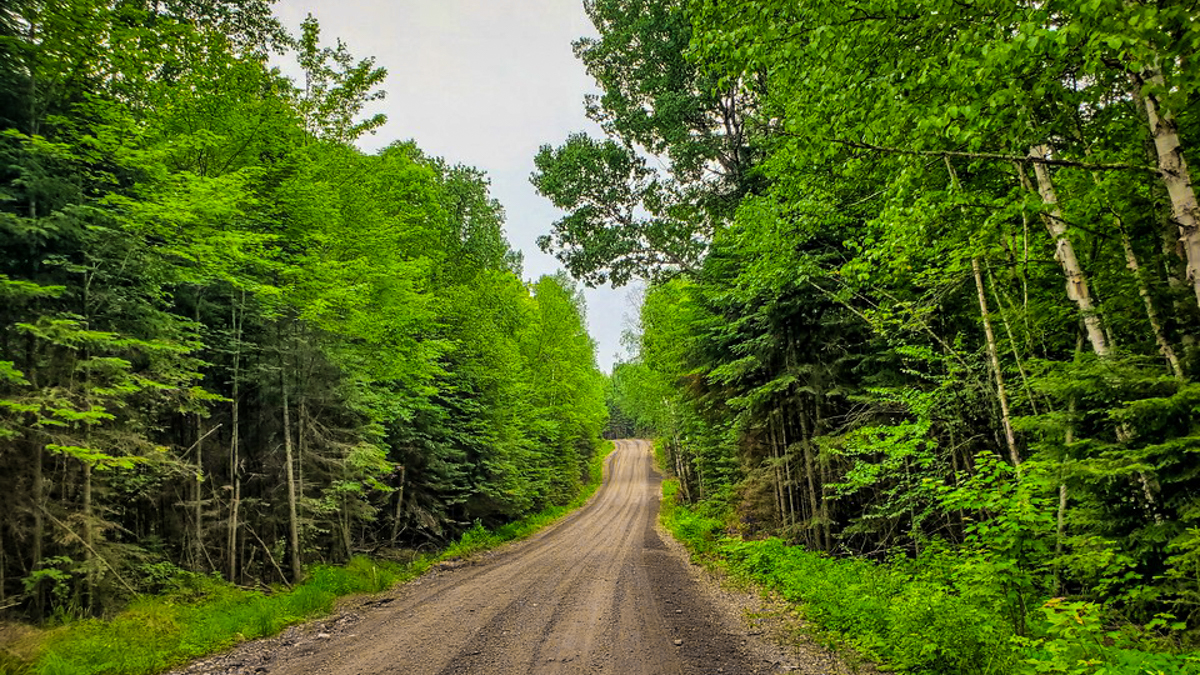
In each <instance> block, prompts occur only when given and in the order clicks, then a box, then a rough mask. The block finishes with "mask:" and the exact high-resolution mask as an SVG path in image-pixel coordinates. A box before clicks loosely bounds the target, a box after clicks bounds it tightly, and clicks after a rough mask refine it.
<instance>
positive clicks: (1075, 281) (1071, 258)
mask: <svg viewBox="0 0 1200 675" xmlns="http://www.w3.org/2000/svg"><path fill="white" fill-rule="evenodd" d="M1047 154H1049V150H1048V148H1047V147H1046V146H1044V145H1036V146H1034V147H1033V148H1031V149H1030V151H1029V155H1030V156H1031V157H1035V158H1045V157H1046V156H1047ZM1032 164H1033V173H1034V176H1035V177H1036V178H1037V190H1038V193H1039V194H1041V197H1042V202H1044V203H1045V204H1046V206H1047V207H1049V213H1043V214H1042V220H1043V221H1044V222H1045V224H1046V229H1047V230H1049V231H1050V235H1051V236H1052V237H1054V242H1055V251H1054V258H1055V260H1057V261H1058V262H1059V264H1060V265H1061V266H1062V268H1063V273H1064V274H1065V275H1066V277H1067V297H1069V298H1070V299H1071V300H1072V301H1073V302H1074V303H1075V304H1076V305H1077V306H1078V307H1079V311H1080V313H1081V314H1082V315H1083V324H1084V327H1085V328H1086V330H1087V335H1088V341H1089V342H1091V345H1092V351H1094V352H1096V354H1098V355H1100V356H1108V353H1109V348H1108V338H1107V337H1106V336H1105V334H1104V326H1103V323H1102V322H1101V320H1100V313H1099V311H1098V310H1097V308H1096V306H1095V305H1094V304H1093V302H1092V295H1091V292H1090V291H1089V290H1088V285H1087V277H1086V275H1085V274H1084V273H1083V266H1082V265H1080V264H1079V258H1078V257H1077V256H1076V255H1075V247H1074V246H1073V245H1072V243H1071V239H1070V237H1068V236H1067V224H1066V221H1065V220H1063V216H1062V208H1061V207H1060V206H1059V201H1058V194H1057V193H1056V192H1055V190H1054V183H1053V181H1052V180H1051V178H1050V171H1049V169H1047V168H1046V166H1045V165H1044V164H1043V163H1041V162H1033V163H1032ZM1020 177H1021V181H1022V183H1023V184H1024V185H1025V186H1026V188H1027V189H1029V178H1028V177H1027V176H1026V175H1025V171H1024V169H1020Z"/></svg>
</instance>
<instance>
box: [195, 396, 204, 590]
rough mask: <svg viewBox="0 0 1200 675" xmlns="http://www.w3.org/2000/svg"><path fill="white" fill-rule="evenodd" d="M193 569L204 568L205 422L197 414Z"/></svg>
mask: <svg viewBox="0 0 1200 675" xmlns="http://www.w3.org/2000/svg"><path fill="white" fill-rule="evenodd" d="M192 527H194V528H195V529H194V530H193V532H192V567H193V569H197V570H203V569H205V566H204V562H203V561H204V558H205V554H204V422H203V418H201V417H200V413H196V480H194V481H192Z"/></svg>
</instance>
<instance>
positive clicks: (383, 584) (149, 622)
mask: <svg viewBox="0 0 1200 675" xmlns="http://www.w3.org/2000/svg"><path fill="white" fill-rule="evenodd" d="M603 447H604V450H603V451H602V452H600V453H597V456H596V457H595V458H593V460H592V461H591V463H590V465H589V467H588V469H589V480H588V482H587V483H586V484H585V485H584V486H583V489H582V490H581V492H580V494H579V495H578V496H577V497H576V498H575V499H574V500H573V501H572V502H571V503H570V504H566V505H563V506H551V507H548V508H546V509H545V510H543V511H541V512H539V513H535V514H532V515H529V516H526V517H525V518H522V519H521V520H518V521H515V522H513V523H509V524H507V525H504V526H502V527H499V528H497V529H496V530H494V531H489V530H487V529H485V528H483V527H482V526H481V525H479V524H476V526H475V527H474V528H472V529H470V530H468V531H467V532H466V533H464V534H463V535H462V537H461V538H460V539H459V540H458V541H457V542H455V543H453V544H451V545H450V546H449V547H448V548H446V549H445V550H444V551H442V552H441V553H440V554H439V555H436V556H421V557H418V558H417V559H415V560H413V561H411V562H408V563H403V564H402V563H393V562H385V561H379V560H372V559H370V558H366V557H356V558H354V559H353V560H351V561H350V562H349V563H348V564H346V565H344V566H331V565H317V566H314V567H312V568H310V569H309V571H308V572H309V573H308V578H307V579H305V581H304V583H302V584H300V585H298V586H296V587H295V588H293V589H291V590H288V591H281V592H277V593H272V594H264V593H261V592H258V591H248V590H245V589H241V588H238V587H236V586H233V585H230V584H228V583H226V582H224V581H222V580H220V579H219V578H215V577H205V576H202V575H198V574H192V575H188V576H185V577H182V578H181V579H180V582H179V584H178V587H177V588H176V590H174V591H172V592H170V593H168V594H164V595H160V596H156V597H153V598H143V599H141V600H138V601H136V602H134V603H133V604H131V605H130V606H129V607H128V608H126V609H125V610H124V611H122V612H121V613H120V614H118V615H117V616H116V617H114V618H113V619H111V620H107V621H104V620H99V619H87V620H82V621H75V622H72V623H69V624H67V625H65V626H61V627H59V628H55V629H52V630H49V631H46V632H44V633H43V634H42V636H41V638H40V640H41V647H40V649H39V650H38V653H39V656H38V657H37V658H36V659H35V660H34V661H33V662H32V663H29V662H26V661H23V660H21V659H17V658H13V657H11V656H10V655H6V654H5V653H4V652H0V675H33V674H36V675H153V674H154V673H160V672H163V671H165V670H168V669H170V668H171V667H173V666H177V665H180V664H183V663H186V662H188V661H191V660H193V659H196V658H200V657H202V656H206V655H209V654H212V653H215V652H218V651H221V650H223V649H227V648H229V647H232V646H233V645H235V644H237V643H239V642H244V641H246V640H253V639H255V638H260V637H268V636H271V635H275V634H277V633H279V632H280V631H282V630H283V629H284V628H287V627H288V626H291V625H294V624H297V623H301V622H304V621H308V620H311V619H314V618H317V617H320V616H323V615H326V614H329V613H330V612H331V611H332V610H333V607H334V603H335V602H336V601H337V599H338V598H339V597H343V596H347V595H358V594H370V593H379V592H382V591H385V590H387V589H389V588H391V587H393V586H395V585H396V584H399V583H403V582H405V581H408V580H410V579H413V578H415V577H417V576H420V575H421V574H423V573H424V572H425V571H426V570H428V569H429V567H430V566H432V565H433V564H435V563H437V562H439V561H443V560H449V559H454V558H461V557H466V556H469V555H471V554H474V553H479V552H481V551H485V550H488V549H491V548H494V547H496V546H499V545H500V544H503V543H505V542H508V541H513V540H518V539H524V538H526V537H528V536H530V535H531V534H533V533H534V532H537V531H538V530H540V529H542V528H543V527H546V526H547V525H550V524H551V523H553V522H555V521H556V520H558V519H559V518H561V517H562V516H564V515H566V514H567V513H569V512H571V511H573V510H575V509H577V508H579V507H580V506H582V505H583V504H584V503H585V502H587V500H588V499H589V498H591V496H592V495H593V494H594V493H595V492H596V490H597V489H598V488H599V486H600V483H601V480H602V477H603V466H604V457H605V456H606V455H607V454H608V451H609V450H611V449H612V444H611V443H609V442H606V443H605V445H604V446H603Z"/></svg>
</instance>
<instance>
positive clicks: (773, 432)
mask: <svg viewBox="0 0 1200 675" xmlns="http://www.w3.org/2000/svg"><path fill="white" fill-rule="evenodd" d="M767 444H768V445H769V446H771V474H772V475H773V476H774V477H775V510H776V511H777V512H778V513H779V522H780V523H782V525H783V529H785V530H786V529H787V526H788V519H787V509H786V507H785V506H784V500H783V470H782V469H781V468H780V464H781V463H782V460H781V458H780V456H779V436H778V431H777V429H776V427H775V413H774V412H770V413H768V414H767Z"/></svg>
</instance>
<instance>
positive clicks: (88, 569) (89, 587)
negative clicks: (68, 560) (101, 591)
mask: <svg viewBox="0 0 1200 675" xmlns="http://www.w3.org/2000/svg"><path fill="white" fill-rule="evenodd" d="M94 519H95V515H94V512H93V508H92V465H91V464H88V463H87V462H83V548H84V553H83V556H84V557H83V560H84V574H85V577H84V580H85V586H84V587H85V588H86V591H87V603H86V604H85V605H84V606H85V608H86V610H87V612H88V613H89V614H90V613H92V610H93V608H94V607H95V605H96V565H97V564H99V561H97V560H94V559H93V558H94V556H95V553H94V551H95V550H96V532H95V528H94V527H93V522H94Z"/></svg>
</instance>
